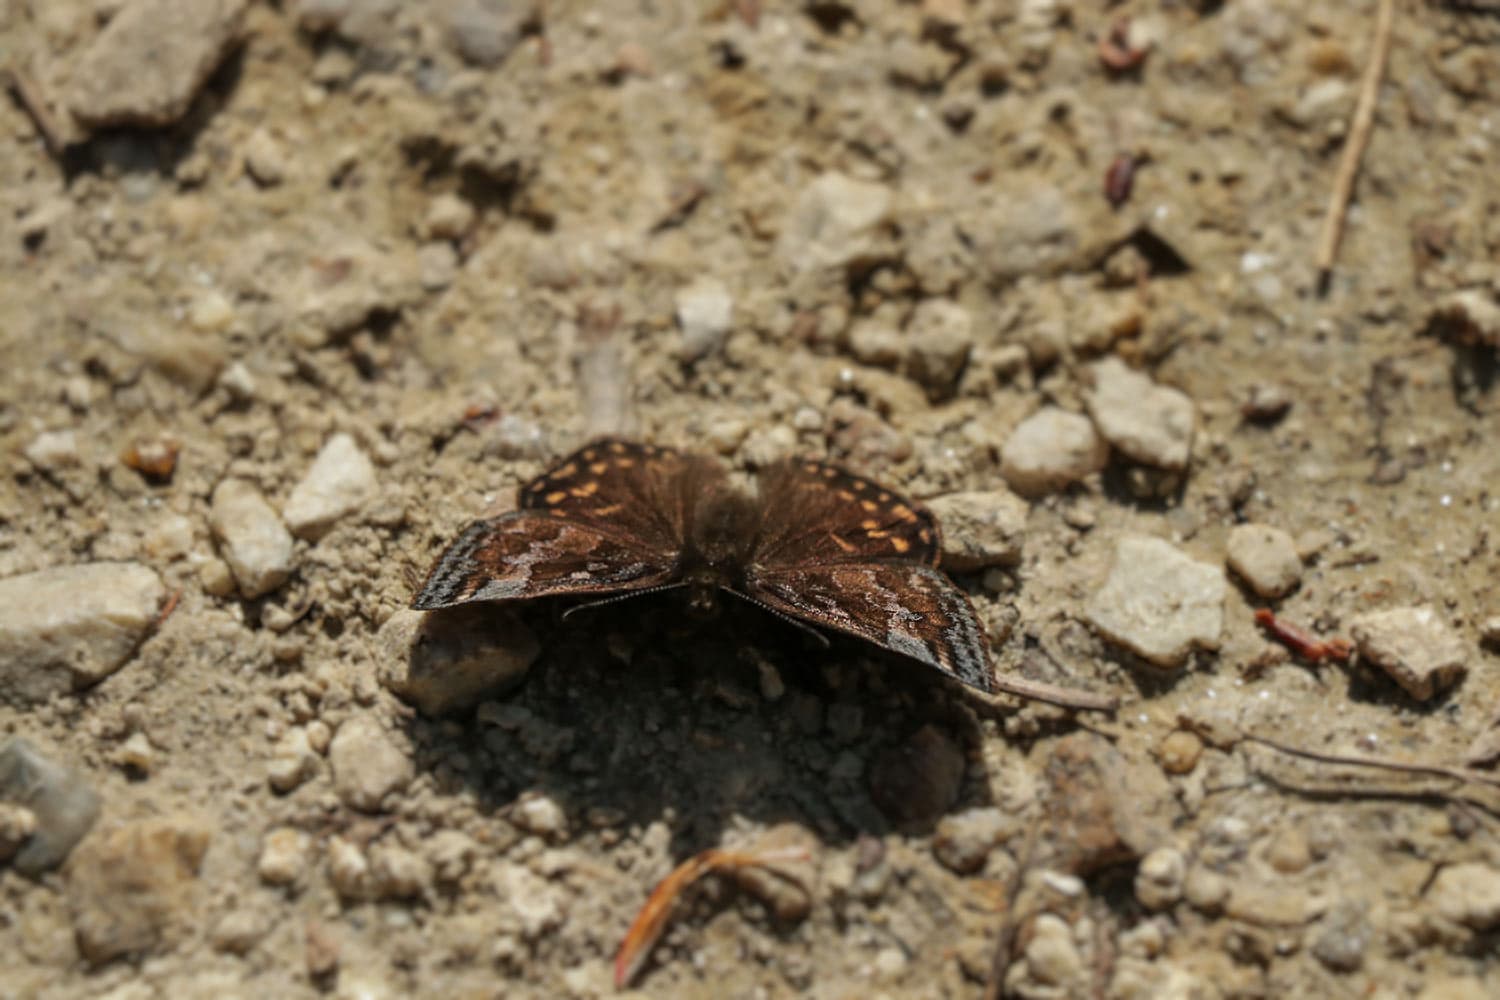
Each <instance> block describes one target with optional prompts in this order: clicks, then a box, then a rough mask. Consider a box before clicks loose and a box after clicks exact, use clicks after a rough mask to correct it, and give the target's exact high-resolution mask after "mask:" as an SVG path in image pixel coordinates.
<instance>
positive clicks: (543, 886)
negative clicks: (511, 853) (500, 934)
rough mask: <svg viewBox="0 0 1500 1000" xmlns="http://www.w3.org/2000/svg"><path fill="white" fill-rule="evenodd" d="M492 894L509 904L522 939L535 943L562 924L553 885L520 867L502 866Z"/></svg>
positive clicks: (560, 904)
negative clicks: (517, 922) (516, 918)
mask: <svg viewBox="0 0 1500 1000" xmlns="http://www.w3.org/2000/svg"><path fill="white" fill-rule="evenodd" d="M495 892H496V893H497V894H498V895H499V896H500V898H501V899H503V900H505V901H506V902H508V903H509V904H510V906H511V909H512V910H514V911H515V914H516V916H517V917H518V918H519V919H520V923H521V936H522V937H524V938H525V939H526V940H528V941H535V940H536V939H537V938H539V937H541V936H542V935H543V934H545V933H546V932H547V931H549V930H551V929H552V928H554V927H556V926H558V925H559V924H561V923H562V919H563V902H562V899H561V898H560V894H559V892H558V891H557V890H556V889H555V888H553V886H552V885H550V884H549V883H547V882H545V881H543V880H542V879H541V878H538V877H537V876H536V875H533V874H532V873H531V871H530V870H529V869H527V868H524V867H522V866H521V865H516V864H501V865H500V866H499V870H498V871H496V872H495Z"/></svg>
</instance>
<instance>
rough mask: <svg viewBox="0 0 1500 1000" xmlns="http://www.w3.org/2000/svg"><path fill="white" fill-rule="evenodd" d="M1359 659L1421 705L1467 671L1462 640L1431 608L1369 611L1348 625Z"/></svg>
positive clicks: (1465, 648)
mask: <svg viewBox="0 0 1500 1000" xmlns="http://www.w3.org/2000/svg"><path fill="white" fill-rule="evenodd" d="M1349 632H1350V634H1351V635H1353V636H1354V642H1355V644H1356V646H1357V647H1358V649H1359V656H1360V659H1361V660H1368V661H1369V662H1371V663H1374V664H1375V665H1376V666H1378V667H1380V669H1382V670H1384V671H1385V672H1386V673H1387V674H1389V675H1390V676H1391V677H1392V678H1394V679H1395V681H1396V683H1397V684H1400V685H1401V686H1402V687H1403V688H1405V689H1406V693H1407V694H1409V695H1411V696H1412V697H1413V698H1415V699H1417V700H1418V701H1426V700H1427V699H1429V698H1431V697H1432V696H1433V695H1435V694H1437V693H1438V692H1440V691H1443V690H1446V689H1447V688H1449V687H1451V686H1453V685H1454V684H1455V683H1457V682H1458V681H1459V680H1460V679H1461V678H1462V677H1463V676H1464V674H1465V673H1467V672H1468V659H1469V651H1468V648H1467V647H1466V646H1465V644H1464V641H1463V639H1461V638H1460V637H1459V636H1458V634H1457V633H1455V632H1454V631H1453V630H1452V629H1451V628H1449V627H1448V624H1447V623H1446V622H1444V621H1443V619H1442V618H1441V617H1440V616H1439V615H1438V613H1437V612H1436V611H1435V610H1434V609H1432V608H1430V607H1425V606H1423V607H1408V608H1391V609H1389V610H1386V611H1371V612H1368V613H1366V614H1363V615H1360V616H1359V617H1357V618H1355V619H1354V620H1353V621H1352V622H1350V623H1349Z"/></svg>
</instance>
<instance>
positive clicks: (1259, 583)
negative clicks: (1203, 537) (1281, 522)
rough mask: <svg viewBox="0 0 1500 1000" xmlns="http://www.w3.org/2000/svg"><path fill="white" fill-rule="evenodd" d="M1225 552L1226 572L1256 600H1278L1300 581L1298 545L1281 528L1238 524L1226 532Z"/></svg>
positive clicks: (1300, 564) (1300, 562)
mask: <svg viewBox="0 0 1500 1000" xmlns="http://www.w3.org/2000/svg"><path fill="white" fill-rule="evenodd" d="M1227 552H1228V562H1229V568H1230V569H1231V570H1233V571H1234V572H1235V574H1236V575H1238V576H1239V577H1240V579H1242V580H1244V581H1245V582H1246V583H1248V584H1249V585H1250V589H1251V590H1253V591H1255V593H1256V595H1257V596H1259V597H1264V598H1266V599H1274V598H1277V597H1281V596H1283V595H1285V594H1288V593H1290V592H1291V591H1292V590H1293V589H1295V588H1296V586H1297V584H1298V583H1300V582H1301V581H1302V559H1301V557H1300V556H1298V555H1297V543H1296V542H1295V541H1293V540H1292V536H1291V535H1289V534H1287V533H1286V532H1285V531H1282V530H1281V529H1280V528H1272V527H1270V526H1269V525H1264V524H1237V525H1235V526H1234V528H1233V529H1231V530H1230V532H1229V542H1228V546H1227Z"/></svg>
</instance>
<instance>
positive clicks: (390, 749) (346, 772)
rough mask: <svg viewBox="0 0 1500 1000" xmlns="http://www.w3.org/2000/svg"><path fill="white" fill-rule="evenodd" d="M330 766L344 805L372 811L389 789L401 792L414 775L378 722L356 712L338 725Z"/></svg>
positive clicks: (409, 765)
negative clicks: (355, 714) (352, 716)
mask: <svg viewBox="0 0 1500 1000" xmlns="http://www.w3.org/2000/svg"><path fill="white" fill-rule="evenodd" d="M328 760H329V763H330V764H332V765H333V788H334V791H336V792H338V796H339V798H340V799H342V800H343V802H344V804H345V805H347V806H349V807H350V808H352V809H359V810H361V811H363V812H374V811H375V810H377V809H379V808H380V803H381V801H382V800H383V799H384V798H385V797H386V796H387V795H389V794H391V793H392V792H397V791H400V790H401V789H403V788H405V787H406V786H407V785H408V784H409V783H410V782H411V779H412V777H413V774H414V770H413V767H412V762H411V759H410V758H409V757H407V756H406V754H405V753H404V752H402V750H401V748H400V747H399V746H397V745H396V743H395V741H393V740H392V739H391V738H390V736H389V735H387V734H386V731H385V730H384V729H382V728H380V725H379V723H377V722H376V721H375V720H374V719H371V718H369V717H368V716H364V715H357V716H355V717H354V718H352V719H350V720H348V721H347V722H345V723H344V724H343V725H341V726H339V729H338V732H336V733H334V735H333V742H332V743H330V744H329V746H328Z"/></svg>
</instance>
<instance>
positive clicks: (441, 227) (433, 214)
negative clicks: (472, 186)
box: [422, 193, 474, 240]
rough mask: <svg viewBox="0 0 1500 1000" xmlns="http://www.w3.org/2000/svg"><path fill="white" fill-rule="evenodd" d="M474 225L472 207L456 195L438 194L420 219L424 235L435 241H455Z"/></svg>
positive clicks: (466, 233)
mask: <svg viewBox="0 0 1500 1000" xmlns="http://www.w3.org/2000/svg"><path fill="white" fill-rule="evenodd" d="M473 225H474V206H473V205H472V204H470V203H469V202H468V201H467V200H466V199H464V198H460V197H459V196H458V195H456V194H448V193H444V194H440V195H438V196H437V197H436V198H434V199H432V202H431V203H430V204H428V206H427V214H426V215H425V216H424V217H423V219H422V228H423V229H424V230H425V232H426V235H427V236H428V237H429V238H431V239H435V240H457V239H462V238H463V237H464V236H466V235H468V232H469V229H470V228H471V227H472V226H473Z"/></svg>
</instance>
